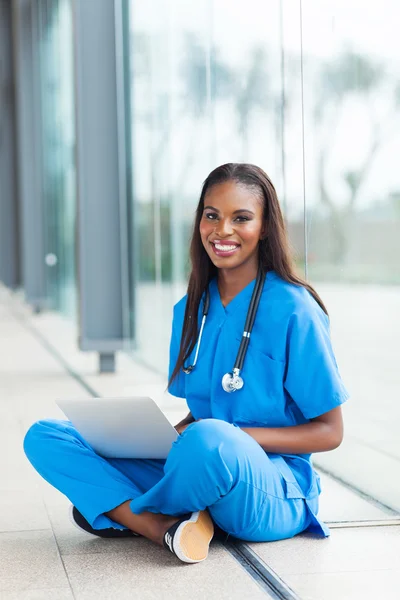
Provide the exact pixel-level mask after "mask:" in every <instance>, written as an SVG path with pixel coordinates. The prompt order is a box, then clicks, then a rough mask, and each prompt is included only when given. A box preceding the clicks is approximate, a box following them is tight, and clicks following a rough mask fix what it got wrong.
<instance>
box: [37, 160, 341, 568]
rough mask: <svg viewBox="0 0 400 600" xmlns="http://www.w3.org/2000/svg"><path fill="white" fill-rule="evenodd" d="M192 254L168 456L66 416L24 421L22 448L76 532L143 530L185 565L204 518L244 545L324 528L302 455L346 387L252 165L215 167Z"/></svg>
mask: <svg viewBox="0 0 400 600" xmlns="http://www.w3.org/2000/svg"><path fill="white" fill-rule="evenodd" d="M190 251H191V261H192V273H191V275H190V280H189V286H188V293H187V296H185V297H184V298H183V299H182V300H181V301H180V302H178V304H177V305H176V306H175V309H174V320H173V326H172V338H171V347H170V380H169V391H170V393H172V394H174V395H176V396H179V397H184V398H186V400H187V404H188V407H189V409H190V413H189V415H188V416H187V417H186V419H184V420H183V421H181V422H180V423H179V424H178V425H177V426H176V428H177V430H178V432H179V433H180V434H181V435H180V436H179V438H178V439H177V441H176V442H174V444H173V446H172V448H171V451H170V453H169V455H168V458H167V460H166V461H161V460H121V459H104V458H101V457H100V456H98V455H96V454H95V453H94V452H93V450H92V449H91V447H90V446H89V445H88V444H87V443H86V442H85V440H84V439H82V437H81V436H80V435H79V433H78V432H77V431H76V430H75V429H74V428H73V427H72V425H71V424H70V423H69V422H66V421H42V422H39V423H36V424H35V425H33V427H32V428H31V429H30V430H29V432H28V433H27V436H26V439H25V451H26V454H27V456H28V458H29V459H30V461H31V462H32V464H33V466H34V467H35V468H36V469H37V470H38V472H39V473H40V474H41V475H42V476H43V477H44V478H45V479H47V481H49V482H50V483H51V484H52V485H54V486H55V487H56V488H58V489H59V490H60V491H62V492H63V493H64V494H66V495H67V496H68V497H69V499H70V500H71V502H72V503H73V504H74V505H75V506H76V508H75V509H74V515H75V521H77V522H78V524H79V525H80V526H81V527H83V528H84V529H85V530H86V531H91V532H92V533H97V534H99V535H104V536H108V535H110V528H114V529H117V530H118V529H119V530H122V531H121V535H126V534H128V535H133V532H134V533H135V534H141V535H143V536H146V537H147V538H149V539H150V540H153V541H154V542H156V543H158V544H160V545H164V546H165V547H166V548H168V549H169V550H170V551H171V552H173V553H174V554H176V556H177V557H178V558H179V559H180V560H182V561H184V562H199V561H201V560H204V559H205V558H206V557H207V554H208V547H209V543H210V541H211V539H212V536H213V531H214V529H213V523H216V524H217V525H218V526H219V527H220V528H221V529H222V530H223V531H225V532H227V533H228V534H229V535H233V536H235V537H237V538H240V539H243V540H247V541H272V540H278V539H283V538H289V537H292V536H294V535H296V534H297V533H299V532H301V531H305V530H308V531H312V532H314V533H317V534H320V535H322V536H327V535H329V530H328V528H327V527H326V526H325V525H324V524H323V523H322V522H321V521H320V520H319V519H318V517H317V511H318V495H319V493H320V487H319V480H318V476H317V474H316V473H315V472H314V470H313V468H312V464H311V458H310V457H311V453H312V452H322V451H326V450H331V449H333V448H336V447H337V446H339V444H340V443H341V441H342V436H343V425H342V416H341V408H340V405H341V404H342V403H343V402H344V401H345V400H346V398H347V392H346V390H345V388H344V386H343V383H342V381H341V378H340V375H339V373H338V369H337V365H336V361H335V357H334V354H333V351H332V347H331V342H330V337H329V320H328V316H327V312H326V309H325V307H324V305H323V303H322V301H321V299H320V298H319V296H318V295H317V294H316V292H315V291H314V290H313V289H312V288H311V286H309V285H308V284H307V283H305V282H304V281H302V280H301V279H299V278H298V277H297V276H296V275H295V274H294V272H293V268H292V266H291V262H290V257H289V251H288V246H287V240H286V234H285V227H284V221H283V218H282V214H281V211H280V207H279V203H278V199H277V196H276V192H275V189H274V187H273V185H272V183H271V181H270V180H269V178H268V177H267V175H266V174H265V173H264V172H263V171H262V170H261V169H260V168H258V167H256V166H254V165H248V164H226V165H223V166H221V167H219V168H217V169H215V170H214V171H213V172H212V173H211V174H210V175H209V176H208V178H207V179H206V181H205V183H204V186H203V190H202V193H201V197H200V201H199V205H198V208H197V213H196V220H195V225H194V233H193V238H192V242H191V250H190ZM207 290H208V292H207ZM250 304H251V307H250V308H251V310H250V313H252V315H253V321H254V327H253V329H252V331H251V340H250V339H249V334H248V333H246V332H249V331H250V330H251V323H249V319H247V318H246V316H248V313H249V305H250ZM205 313H207V314H206V316H205ZM254 315H255V316H254ZM254 319H255V320H254ZM250 320H251V319H250ZM202 324H203V326H201V325H202ZM242 339H243V340H244V341H243V343H242V344H241V340H242ZM246 340H247V341H246ZM246 345H247V350H244V347H245V346H246ZM239 347H240V352H239V356H237V355H238V348H239ZM235 359H236V360H235ZM234 366H235V367H239V371H237V370H235V371H234V373H233V375H232V370H233V367H234ZM230 373H231V374H230ZM226 374H228V375H226ZM224 375H225V377H224ZM242 376H243V380H244V382H243V381H242V379H241V378H242ZM222 379H223V381H222ZM232 391H233V393H229V392H232ZM111 531H113V530H111ZM116 533H118V532H116Z"/></svg>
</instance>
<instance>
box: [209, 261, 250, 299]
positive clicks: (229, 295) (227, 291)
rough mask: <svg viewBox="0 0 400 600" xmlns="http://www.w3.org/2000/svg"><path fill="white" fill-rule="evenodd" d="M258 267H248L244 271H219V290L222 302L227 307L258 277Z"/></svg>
mask: <svg viewBox="0 0 400 600" xmlns="http://www.w3.org/2000/svg"><path fill="white" fill-rule="evenodd" d="M257 271H258V265H254V266H251V267H250V265H246V268H243V269H240V268H239V269H219V270H218V290H219V295H220V297H221V302H222V304H223V305H224V306H226V305H227V304H228V303H229V302H230V301H231V300H232V299H233V298H234V297H235V296H237V294H239V293H240V292H241V291H242V290H243V289H244V288H245V287H246V286H248V285H249V283H250V282H251V281H253V279H255V278H256V277H257Z"/></svg>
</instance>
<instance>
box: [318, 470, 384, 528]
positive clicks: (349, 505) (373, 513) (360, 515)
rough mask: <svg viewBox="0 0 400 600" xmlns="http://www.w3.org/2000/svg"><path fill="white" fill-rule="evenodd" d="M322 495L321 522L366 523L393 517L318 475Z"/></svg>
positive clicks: (323, 476)
mask: <svg viewBox="0 0 400 600" xmlns="http://www.w3.org/2000/svg"><path fill="white" fill-rule="evenodd" d="M320 476H321V486H322V494H321V496H320V510H319V516H320V517H321V519H322V520H323V521H368V520H374V519H379V520H381V519H392V518H393V515H392V514H391V513H390V514H389V513H388V512H387V511H384V510H382V509H380V508H379V507H378V506H376V505H374V504H371V503H370V502H368V501H367V500H365V499H364V498H362V497H361V496H359V495H358V494H356V493H355V492H353V491H351V490H349V489H348V488H345V487H344V486H343V485H341V484H340V483H338V482H337V481H335V480H334V479H332V478H331V477H328V475H324V474H323V473H320Z"/></svg>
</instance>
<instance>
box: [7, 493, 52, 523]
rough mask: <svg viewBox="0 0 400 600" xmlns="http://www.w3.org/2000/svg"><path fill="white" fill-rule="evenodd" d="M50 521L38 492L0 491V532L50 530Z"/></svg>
mask: <svg viewBox="0 0 400 600" xmlns="http://www.w3.org/2000/svg"><path fill="white" fill-rule="evenodd" d="M50 528H51V525H50V521H49V518H48V516H47V512H46V508H45V505H44V503H43V500H42V497H41V495H40V493H39V492H35V491H34V490H32V489H31V490H29V494H27V493H26V492H25V491H22V490H18V491H15V490H2V492H1V493H0V532H5V531H27V530H35V529H50Z"/></svg>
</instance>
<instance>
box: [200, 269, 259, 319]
mask: <svg viewBox="0 0 400 600" xmlns="http://www.w3.org/2000/svg"><path fill="white" fill-rule="evenodd" d="M256 281H257V278H254V279H253V280H252V281H250V283H248V284H247V285H246V287H244V288H243V289H242V290H241V291H240V292H239V293H238V294H236V296H235V297H234V298H232V300H231V301H230V302H229V303H228V304H227V305H226V306H224V305H223V304H222V300H221V296H220V293H219V289H218V281H217V277H214V278H213V279H212V280H211V281H210V295H211V301H212V302H213V304H214V305H215V308H216V309H217V310H218V312H219V313H221V314H223V315H231V314H232V313H233V312H235V311H236V309H237V308H238V307H239V306H241V305H242V304H244V303H245V302H246V301H247V302H250V299H251V295H252V293H253V290H254V286H255V284H256Z"/></svg>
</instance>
